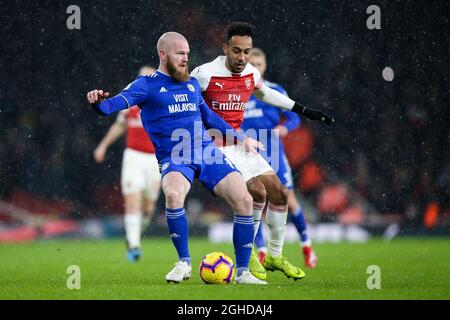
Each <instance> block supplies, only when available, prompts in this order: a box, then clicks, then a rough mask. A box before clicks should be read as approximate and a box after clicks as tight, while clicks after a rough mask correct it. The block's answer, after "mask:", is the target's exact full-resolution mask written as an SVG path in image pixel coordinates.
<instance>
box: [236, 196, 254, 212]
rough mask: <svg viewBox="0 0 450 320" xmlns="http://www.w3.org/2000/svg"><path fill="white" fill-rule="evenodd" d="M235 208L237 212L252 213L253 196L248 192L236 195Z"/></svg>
mask: <svg viewBox="0 0 450 320" xmlns="http://www.w3.org/2000/svg"><path fill="white" fill-rule="evenodd" d="M233 207H234V208H233V209H234V211H235V212H236V213H239V214H242V215H247V214H251V213H252V207H253V198H252V196H251V195H250V193H248V192H243V193H242V194H240V195H239V196H237V197H235V199H234V204H233Z"/></svg>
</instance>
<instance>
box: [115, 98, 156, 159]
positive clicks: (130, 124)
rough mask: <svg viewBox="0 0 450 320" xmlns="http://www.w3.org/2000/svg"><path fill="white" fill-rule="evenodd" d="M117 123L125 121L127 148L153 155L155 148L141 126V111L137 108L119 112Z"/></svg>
mask: <svg viewBox="0 0 450 320" xmlns="http://www.w3.org/2000/svg"><path fill="white" fill-rule="evenodd" d="M118 121H126V125H127V140H126V146H127V148H130V149H133V150H136V151H140V152H145V153H155V147H154V146H153V143H152V141H151V140H150V137H149V136H148V134H147V132H146V131H145V129H144V127H143V126H142V120H141V109H140V108H139V107H138V106H133V107H131V108H129V109H126V110H124V111H121V112H120V113H119V119H118Z"/></svg>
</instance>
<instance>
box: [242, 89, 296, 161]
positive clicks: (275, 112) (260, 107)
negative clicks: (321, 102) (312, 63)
mask: <svg viewBox="0 0 450 320" xmlns="http://www.w3.org/2000/svg"><path fill="white" fill-rule="evenodd" d="M264 83H265V84H266V85H267V86H269V87H270V88H272V89H274V90H277V91H278V92H281V93H282V94H284V95H287V93H286V90H284V88H283V87H282V86H280V85H279V84H275V83H272V82H269V81H267V80H264ZM283 117H284V118H285V122H284V123H283V124H284V125H285V126H286V127H287V129H288V130H289V131H291V130H293V129H295V128H297V127H298V126H299V125H300V123H301V120H300V117H299V116H298V115H297V114H296V113H294V112H291V111H286V110H283V109H280V108H277V107H274V106H272V105H270V104H267V103H265V102H263V101H261V100H259V99H257V98H255V96H253V95H252V96H251V98H250V101H249V102H248V103H247V107H246V109H245V113H244V122H243V124H242V129H243V130H244V131H247V132H248V130H249V129H254V130H255V131H256V135H257V139H258V140H259V141H260V142H261V143H263V144H265V145H266V152H267V154H270V152H271V145H272V143H270V141H271V140H272V135H271V131H270V129H273V128H275V127H276V126H277V125H278V124H280V121H281V120H282V118H283ZM260 129H262V130H267V131H264V132H267V137H266V136H264V137H263V136H261V135H260V133H261V132H260V131H259V130H260ZM250 136H251V137H253V135H252V134H250ZM275 138H276V137H273V139H274V141H277V142H278V143H281V141H279V139H278V138H276V139H275ZM280 148H283V146H282V145H280Z"/></svg>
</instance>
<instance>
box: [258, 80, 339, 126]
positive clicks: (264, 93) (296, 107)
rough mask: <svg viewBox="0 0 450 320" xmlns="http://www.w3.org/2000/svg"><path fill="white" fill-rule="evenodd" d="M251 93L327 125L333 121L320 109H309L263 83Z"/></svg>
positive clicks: (276, 105) (269, 102)
mask: <svg viewBox="0 0 450 320" xmlns="http://www.w3.org/2000/svg"><path fill="white" fill-rule="evenodd" d="M253 94H254V95H255V97H256V98H258V99H260V100H262V101H264V102H266V103H268V104H270V105H273V106H275V107H278V108H281V109H285V110H289V111H292V112H295V113H298V114H301V115H304V116H305V117H307V118H309V119H311V120H320V121H321V122H325V123H326V124H328V125H329V126H331V125H332V123H333V122H334V119H333V118H332V117H330V116H328V115H326V114H325V113H323V112H322V111H319V110H314V109H309V108H307V107H305V106H303V105H301V104H300V103H298V102H296V101H294V100H292V99H291V98H289V97H287V96H285V95H284V94H282V93H281V92H278V91H277V90H274V89H272V88H270V87H268V86H266V85H265V84H263V83H262V84H261V85H260V86H259V87H258V88H255V91H254V92H253Z"/></svg>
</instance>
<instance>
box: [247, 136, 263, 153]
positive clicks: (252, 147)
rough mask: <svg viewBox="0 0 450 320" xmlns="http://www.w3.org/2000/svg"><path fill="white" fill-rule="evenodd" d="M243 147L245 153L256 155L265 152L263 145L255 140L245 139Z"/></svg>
mask: <svg viewBox="0 0 450 320" xmlns="http://www.w3.org/2000/svg"><path fill="white" fill-rule="evenodd" d="M244 147H245V151H246V152H251V153H254V154H258V153H259V151H264V150H266V148H265V147H264V145H263V144H262V143H261V142H259V141H257V140H255V139H252V138H250V137H246V138H245V140H244Z"/></svg>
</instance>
